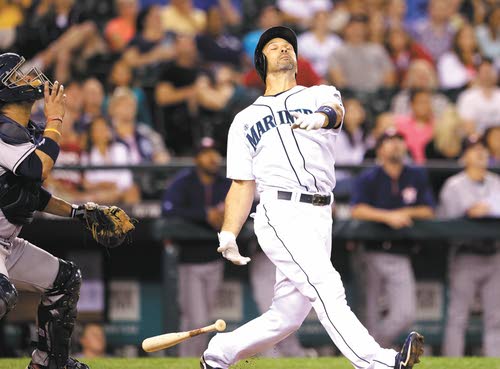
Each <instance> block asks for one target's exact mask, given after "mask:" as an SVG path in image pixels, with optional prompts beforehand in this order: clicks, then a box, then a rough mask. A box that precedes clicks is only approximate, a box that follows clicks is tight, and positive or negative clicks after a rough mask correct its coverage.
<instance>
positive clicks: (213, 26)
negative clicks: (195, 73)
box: [196, 6, 243, 67]
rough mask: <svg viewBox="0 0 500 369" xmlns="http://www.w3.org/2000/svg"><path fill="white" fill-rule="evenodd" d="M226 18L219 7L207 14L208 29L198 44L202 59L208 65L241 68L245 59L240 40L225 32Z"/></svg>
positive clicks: (197, 40) (198, 39)
mask: <svg viewBox="0 0 500 369" xmlns="http://www.w3.org/2000/svg"><path fill="white" fill-rule="evenodd" d="M225 26H226V25H225V23H224V18H223V16H222V12H221V10H220V8H219V7H218V6H214V7H212V8H210V9H209V10H208V12H207V27H206V29H205V30H204V32H203V33H202V34H200V35H199V36H198V37H197V39H196V43H197V46H198V50H199V52H200V55H201V58H202V60H203V61H204V62H208V63H223V64H226V63H228V64H231V65H232V66H234V67H239V66H240V65H241V62H242V58H243V50H242V45H241V42H240V40H239V39H238V38H237V37H235V36H233V35H231V34H229V33H228V32H227V31H226V30H225Z"/></svg>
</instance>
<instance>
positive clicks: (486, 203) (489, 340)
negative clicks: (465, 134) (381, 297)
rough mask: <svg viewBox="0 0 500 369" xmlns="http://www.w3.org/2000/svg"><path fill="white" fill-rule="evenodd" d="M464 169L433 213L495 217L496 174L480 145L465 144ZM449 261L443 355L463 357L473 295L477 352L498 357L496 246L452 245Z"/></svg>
mask: <svg viewBox="0 0 500 369" xmlns="http://www.w3.org/2000/svg"><path fill="white" fill-rule="evenodd" d="M462 159H463V163H464V165H465V168H464V170H463V171H462V172H460V173H458V174H456V175H454V176H452V177H450V178H449V179H448V180H447V181H446V183H445V185H444V186H443V189H442V190H441V193H440V207H439V215H440V216H442V217H444V218H462V217H467V218H472V219H478V218H484V217H500V206H499V204H500V176H498V175H497V174H494V173H491V172H488V171H487V165H488V151H487V150H486V147H485V145H484V143H483V141H482V140H481V139H480V138H478V137H474V136H473V137H471V138H469V139H468V140H466V142H465V150H464V154H463V158H462ZM452 247H453V248H452V251H451V253H450V259H449V268H448V270H449V283H450V286H449V304H448V311H447V321H446V328H445V332H444V338H443V354H444V355H445V356H463V355H464V346H465V332H466V329H467V322H468V320H469V314H470V311H471V308H472V306H473V304H474V302H475V296H476V293H477V292H480V293H481V297H482V301H481V302H482V307H483V326H484V328H483V352H484V355H485V356H491V357H498V356H500V346H499V345H498V343H499V342H500V332H499V330H498V327H499V326H500V315H499V314H498V306H499V305H500V293H499V289H498V288H497V287H498V283H499V282H500V242H499V241H498V240H480V239H478V240H470V241H468V240H467V241H458V240H457V241H453V242H452Z"/></svg>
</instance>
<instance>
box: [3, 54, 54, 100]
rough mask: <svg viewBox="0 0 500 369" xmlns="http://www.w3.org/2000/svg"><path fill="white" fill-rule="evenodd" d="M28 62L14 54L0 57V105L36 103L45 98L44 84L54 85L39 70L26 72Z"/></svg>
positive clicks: (32, 69) (33, 69) (34, 69)
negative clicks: (23, 67) (21, 102)
mask: <svg viewBox="0 0 500 369" xmlns="http://www.w3.org/2000/svg"><path fill="white" fill-rule="evenodd" d="M25 61H26V60H25V59H24V58H23V57H22V56H19V55H17V54H14V53H5V54H1V55H0V103H10V102H19V101H35V100H38V99H41V98H43V84H44V83H45V82H49V84H50V87H52V83H51V82H50V81H49V79H48V78H47V77H46V76H45V74H43V73H42V72H41V71H40V70H38V68H35V67H33V68H31V69H30V70H29V71H27V72H25V71H23V70H22V65H23V64H24V62H25Z"/></svg>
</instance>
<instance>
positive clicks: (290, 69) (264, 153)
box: [200, 27, 423, 369]
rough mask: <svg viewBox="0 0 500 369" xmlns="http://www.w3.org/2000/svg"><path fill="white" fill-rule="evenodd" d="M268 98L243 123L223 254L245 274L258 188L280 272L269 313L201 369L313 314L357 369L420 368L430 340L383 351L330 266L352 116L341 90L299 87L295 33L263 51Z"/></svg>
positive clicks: (264, 231)
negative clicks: (339, 172)
mask: <svg viewBox="0 0 500 369" xmlns="http://www.w3.org/2000/svg"><path fill="white" fill-rule="evenodd" d="M255 67H256V69H257V72H258V73H259V75H260V76H261V77H262V79H263V80H264V81H265V83H266V91H265V94H264V96H261V97H259V98H258V99H257V100H256V101H255V102H254V103H253V104H252V105H250V106H249V107H248V108H246V109H245V110H243V111H242V112H240V113H239V114H237V115H236V117H235V118H234V121H233V123H232V125H231V128H230V130H229V137H228V150H227V176H228V177H229V178H231V179H232V180H233V182H232V185H231V188H230V190H229V193H228V195H227V198H226V212H225V217H224V224H223V226H222V231H221V232H220V234H219V242H220V247H219V248H218V251H219V252H221V253H222V255H223V256H224V257H225V258H226V259H228V260H230V261H231V262H233V263H234V264H237V265H244V264H247V263H248V262H249V261H250V259H249V258H248V257H244V256H242V255H240V253H239V251H238V246H237V244H236V236H237V235H238V233H239V232H240V229H241V227H242V225H243V223H244V222H245V220H246V219H247V216H248V213H249V211H250V207H251V204H252V200H253V196H254V189H255V187H257V190H258V192H259V194H260V203H259V205H258V206H257V212H256V214H255V215H254V220H255V232H256V235H257V237H258V240H259V244H260V245H261V247H262V249H263V250H264V252H265V253H266V255H267V256H268V257H269V259H270V260H271V261H272V262H273V263H274V264H275V265H276V269H277V271H276V284H275V287H274V298H273V302H272V305H271V307H270V308H269V310H268V311H267V312H266V313H264V314H263V315H261V316H260V317H258V318H256V319H254V320H252V321H250V322H249V323H247V324H245V325H243V326H242V327H240V328H238V329H236V330H235V331H233V332H230V333H219V334H217V335H216V336H214V338H213V339H212V340H211V341H210V343H209V345H208V348H207V350H206V351H205V352H204V354H203V355H202V357H201V361H200V365H201V368H202V369H215V368H221V369H226V368H228V367H229V366H230V365H232V364H234V363H236V362H237V361H238V360H241V359H244V358H246V357H249V356H252V355H254V354H257V353H259V352H261V351H264V350H266V349H268V348H270V347H272V346H274V345H275V344H276V343H278V342H280V341H281V340H283V339H284V338H285V337H287V336H288V335H290V334H291V333H292V332H294V331H296V330H297V329H298V328H299V327H300V325H301V324H302V322H303V321H304V319H305V317H306V316H307V314H308V313H309V311H310V309H311V307H312V308H314V310H315V311H316V313H317V315H318V318H319V320H320V321H321V324H322V325H323V326H324V327H325V329H326V331H327V332H328V334H329V336H330V337H331V339H332V340H333V342H334V343H335V345H336V346H337V347H338V348H339V349H340V350H341V351H342V353H343V354H344V355H345V356H346V357H347V358H348V359H349V360H350V361H351V363H352V364H353V365H354V367H356V368H371V369H383V368H385V369H387V368H397V369H402V368H412V367H413V365H414V364H415V363H417V362H418V361H419V356H420V355H421V354H422V352H423V347H422V346H423V337H422V336H421V335H419V334H418V333H416V332H412V333H411V334H410V335H409V336H408V338H407V339H406V341H405V343H404V345H403V347H402V350H401V352H399V353H398V352H396V351H394V350H391V349H384V348H381V347H380V346H379V345H378V344H377V342H375V340H374V339H373V338H372V337H371V336H370V334H369V333H368V331H367V330H366V329H365V328H364V327H363V325H362V324H361V323H360V322H359V321H358V319H357V318H356V316H355V315H354V314H353V313H352V311H351V309H350V308H349V306H348V305H347V302H346V298H345V292H344V287H343V285H342V281H341V279H340V275H339V274H338V272H337V271H336V270H335V269H334V268H333V266H332V264H331V262H330V255H331V245H332V242H331V241H332V239H331V235H332V218H331V208H330V205H331V204H332V202H333V196H332V190H333V188H334V187H335V172H334V161H335V140H336V136H337V135H338V133H339V131H340V129H341V126H342V120H343V117H344V107H343V106H342V101H341V97H340V93H339V91H337V90H336V89H335V88H334V87H332V86H313V87H310V88H305V87H302V86H298V85H297V83H296V74H297V38H296V35H295V33H294V32H293V31H292V30H291V29H289V28H286V27H273V28H270V29H268V30H267V31H265V32H264V33H263V34H262V36H261V37H260V40H259V42H258V44H257V47H256V49H255Z"/></svg>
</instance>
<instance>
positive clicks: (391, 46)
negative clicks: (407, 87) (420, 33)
mask: <svg viewBox="0 0 500 369" xmlns="http://www.w3.org/2000/svg"><path fill="white" fill-rule="evenodd" d="M385 40H386V43H385V48H386V49H387V52H388V53H389V56H390V57H391V60H392V63H393V64H394V66H395V67H396V74H397V83H398V85H399V84H401V82H402V81H403V80H404V78H405V76H406V72H407V71H408V68H409V67H410V65H411V63H412V62H413V61H415V60H417V59H423V60H426V61H428V62H429V63H432V62H433V61H432V56H431V55H430V54H429V53H428V52H427V50H425V49H424V48H423V47H422V46H421V45H419V44H418V43H416V42H414V41H413V40H412V39H411V38H410V35H409V34H408V33H407V32H406V31H405V29H404V28H402V27H392V28H390V29H389V31H388V32H387V35H386V37H385Z"/></svg>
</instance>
